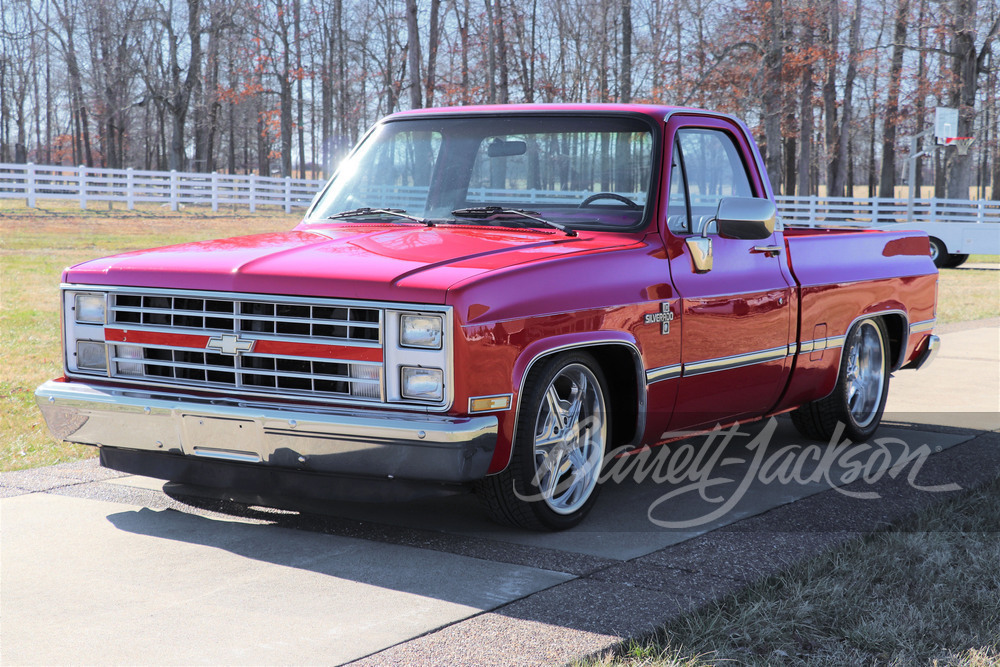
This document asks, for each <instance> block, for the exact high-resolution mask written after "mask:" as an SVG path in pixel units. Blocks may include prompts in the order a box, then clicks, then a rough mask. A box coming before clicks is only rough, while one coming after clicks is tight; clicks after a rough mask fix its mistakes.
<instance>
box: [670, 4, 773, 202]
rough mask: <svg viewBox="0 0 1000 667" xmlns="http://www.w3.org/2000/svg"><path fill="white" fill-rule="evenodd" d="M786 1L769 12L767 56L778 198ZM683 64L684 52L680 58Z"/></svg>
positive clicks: (769, 150)
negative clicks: (784, 7) (784, 6)
mask: <svg viewBox="0 0 1000 667" xmlns="http://www.w3.org/2000/svg"><path fill="white" fill-rule="evenodd" d="M781 3H782V0H772V2H771V6H770V8H769V9H768V12H767V21H766V28H765V29H766V34H767V36H768V39H767V50H766V51H765V53H764V165H765V166H766V168H767V175H768V177H769V178H770V180H771V187H772V188H773V189H774V193H775V194H780V193H781V192H782V186H783V179H782V168H781V161H782V155H781V149H782V136H781V114H782V111H783V108H782V94H781V79H782V70H783V54H784V39H783V38H782V35H783V34H784V17H783V14H782V5H781ZM676 56H677V58H678V60H680V56H681V54H680V51H679V50H678V52H677V54H676Z"/></svg>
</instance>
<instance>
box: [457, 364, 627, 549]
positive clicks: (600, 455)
mask: <svg viewBox="0 0 1000 667" xmlns="http://www.w3.org/2000/svg"><path fill="white" fill-rule="evenodd" d="M605 387H606V383H605V380H604V374H603V373H602V372H601V369H600V367H599V366H598V365H597V363H596V362H595V361H594V359H593V357H591V356H590V355H588V354H582V353H566V354H560V355H557V356H555V357H552V358H551V359H550V360H548V361H547V362H543V364H542V366H541V367H540V368H538V369H537V370H533V371H532V373H531V376H530V377H529V378H528V380H527V382H525V385H524V388H523V392H524V393H523V396H522V399H521V408H520V413H519V415H518V422H517V430H516V433H515V436H514V452H513V454H512V456H511V461H510V464H509V465H508V466H507V469H506V470H504V471H503V472H501V473H499V474H496V475H491V476H489V477H487V478H485V479H483V480H482V481H480V482H479V483H478V484H477V485H476V492H477V494H478V495H479V496H480V499H481V500H482V502H483V505H484V507H485V508H486V510H487V512H488V513H489V514H490V516H491V518H493V519H494V520H495V521H498V522H500V523H506V524H510V525H513V526H518V527H520V528H529V529H532V530H564V529H566V528H571V527H573V526H575V525H576V524H578V523H580V521H582V520H583V518H584V517H585V516H586V515H587V513H588V512H590V510H591V508H592V507H593V506H594V502H595V501H596V500H597V494H598V491H599V490H600V487H599V486H598V484H597V481H598V478H599V477H600V474H601V466H602V464H603V462H604V451H605V446H606V443H607V439H608V434H609V433H610V424H609V415H608V413H607V403H608V400H607V394H606V389H605Z"/></svg>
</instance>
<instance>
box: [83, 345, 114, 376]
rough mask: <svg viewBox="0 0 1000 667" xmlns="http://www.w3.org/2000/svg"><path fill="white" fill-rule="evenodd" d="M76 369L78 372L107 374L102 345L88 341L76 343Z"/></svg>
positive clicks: (105, 357) (106, 359)
mask: <svg viewBox="0 0 1000 667" xmlns="http://www.w3.org/2000/svg"><path fill="white" fill-rule="evenodd" d="M76 367H77V368H79V369H80V370H87V371H101V372H107V370H108V357H107V354H106V353H105V345H104V343H95V342H93V341H89V340H79V341H77V342H76Z"/></svg>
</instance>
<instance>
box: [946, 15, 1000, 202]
mask: <svg viewBox="0 0 1000 667" xmlns="http://www.w3.org/2000/svg"><path fill="white" fill-rule="evenodd" d="M976 4H977V0H954V3H953V5H952V11H953V20H954V31H953V33H952V36H951V44H950V47H949V51H950V52H951V71H952V76H953V81H954V83H953V85H952V88H951V91H950V95H949V102H950V105H951V106H952V107H956V108H957V109H958V136H960V137H968V136H972V135H973V132H974V130H975V120H976V110H975V104H976V92H977V90H978V88H979V75H980V74H981V73H982V72H984V71H985V69H986V68H985V60H986V56H987V54H988V53H989V52H990V50H989V47H990V44H991V42H992V40H993V39H994V38H995V36H996V35H997V33H998V30H1000V17H996V18H995V19H994V22H993V25H992V26H991V28H990V31H989V34H988V35H987V36H986V39H985V42H984V45H983V49H982V51H981V52H979V53H977V52H976V12H977V6H976ZM974 164H975V153H974V152H973V151H969V152H967V153H966V154H965V155H959V154H958V149H948V155H947V158H946V159H945V171H946V173H947V175H946V178H947V183H948V185H947V194H948V198H949V199H968V198H969V194H970V193H969V188H970V187H971V186H972V176H973V174H972V170H973V165H974Z"/></svg>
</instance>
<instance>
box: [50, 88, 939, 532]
mask: <svg viewBox="0 0 1000 667" xmlns="http://www.w3.org/2000/svg"><path fill="white" fill-rule="evenodd" d="M63 282H64V284H63V285H62V295H63V296H62V299H63V309H64V317H63V322H64V349H65V359H64V362H65V375H64V377H62V378H59V379H57V380H53V381H50V382H47V383H45V384H44V385H42V386H41V387H39V389H38V391H37V399H38V403H39V406H40V407H41V410H42V412H43V413H44V415H45V418H46V420H47V422H48V425H49V427H50V429H51V430H52V432H53V433H54V434H55V435H56V436H57V437H59V438H62V439H64V440H69V441H72V442H78V443H84V444H89V445H96V446H98V447H100V456H101V463H102V464H103V465H105V466H108V467H110V468H114V469H118V470H122V471H126V472H131V473H137V474H142V475H150V476H154V477H160V478H163V479H169V480H176V481H181V482H186V483H190V484H200V485H208V486H214V487H221V488H225V489H228V490H230V491H233V492H236V491H240V492H250V493H258V494H262V495H265V496H270V497H272V498H274V497H282V496H302V495H307V496H320V497H323V498H328V499H333V498H360V497H372V496H374V497H378V498H391V497H400V496H402V495H406V494H410V493H414V492H418V491H433V492H447V491H452V490H455V489H458V488H464V487H468V486H470V485H471V486H474V487H475V489H476V491H477V493H478V494H479V495H480V496H481V498H482V500H483V505H484V507H485V508H486V510H487V511H488V513H489V514H490V515H491V516H492V517H493V518H495V519H497V520H499V521H503V522H507V523H511V524H514V525H518V526H523V527H527V528H534V529H562V528H567V527H570V526H572V525H575V524H576V523H577V522H579V521H580V520H581V519H582V518H583V517H584V516H585V515H586V513H587V512H588V511H589V510H590V508H591V507H592V505H593V503H594V501H595V500H596V498H597V493H598V490H599V488H600V487H599V485H598V480H599V475H600V472H601V468H602V463H603V462H604V461H605V459H606V458H607V457H609V456H612V455H617V456H622V455H627V454H628V452H629V451H636V450H638V449H640V448H643V447H644V446H648V445H655V444H662V443H664V442H665V441H667V440H668V438H669V434H670V433H675V432H677V431H691V430H698V429H710V428H712V427H713V426H714V425H717V424H729V423H733V422H737V421H743V420H753V419H757V418H760V417H763V416H766V415H773V414H777V413H782V412H789V411H790V412H791V416H792V419H793V420H794V422H795V424H796V426H797V427H798V428H799V430H800V431H801V432H802V433H803V434H805V435H807V436H809V437H813V438H820V439H827V438H830V437H831V436H832V435H833V434H834V433H835V431H836V432H842V433H843V434H845V435H846V436H847V437H849V438H852V439H855V440H862V439H865V438H868V437H869V436H871V435H872V433H873V432H874V431H875V429H876V428H877V427H878V425H879V421H880V419H881V417H882V411H883V408H884V406H885V400H886V392H887V391H888V387H889V377H890V373H892V372H893V371H895V370H897V369H900V368H919V367H920V366H921V365H922V364H924V363H926V362H927V361H928V360H929V359H930V358H931V357H932V356H933V355H934V353H935V351H936V350H937V347H938V344H939V341H938V338H937V337H936V336H934V335H932V333H931V331H932V327H933V326H934V321H935V295H936V284H937V270H936V269H935V267H934V264H933V263H932V261H931V259H930V255H929V246H928V240H927V237H926V235H924V234H921V233H913V232H883V231H870V230H848V229H795V228H789V227H783V225H782V223H781V221H780V220H778V219H777V217H776V215H775V207H774V204H773V197H772V192H771V187H770V184H769V182H768V179H767V175H766V173H765V171H764V169H763V165H762V161H761V157H760V154H759V153H758V150H757V148H756V146H755V144H754V141H753V139H752V138H751V135H750V133H749V131H748V130H747V128H746V127H745V126H744V125H743V124H742V123H741V122H740V121H738V120H736V119H734V118H731V117H729V116H726V115H722V114H717V113H712V112H709V111H703V110H693V109H683V108H673V107H665V106H645V105H551V106H550V105H526V106H495V107H462V108H453V109H434V110H419V111H412V112H404V113H399V114H395V115H393V116H390V117H388V118H386V119H385V120H383V121H382V122H380V123H378V124H377V125H376V126H375V127H374V128H372V130H371V131H370V132H368V134H367V135H366V136H365V137H364V139H363V140H362V141H361V142H360V143H359V145H358V146H357V148H355V150H354V151H353V152H352V153H351V155H350V157H349V158H348V159H347V160H346V161H345V162H344V163H343V164H342V165H341V166H340V168H339V170H338V171H337V174H336V175H335V176H334V177H333V178H332V179H330V181H329V183H328V184H327V185H326V186H325V188H324V189H323V191H322V192H321V193H319V194H318V195H317V197H316V199H315V201H314V202H313V204H312V206H311V207H310V209H309V212H308V214H307V215H306V217H305V219H304V220H303V221H302V223H301V224H299V225H298V226H297V227H296V228H295V229H294V230H292V231H289V232H287V233H280V234H263V235H257V236H247V237H240V238H231V239H224V240H217V241H209V242H200V243H188V244H183V245H177V246H172V247H167V248H159V249H155V250H149V251H143V252H131V253H126V254H123V255H119V256H115V257H109V258H105V259H98V260H94V261H91V262H86V263H83V264H80V265H78V266H74V267H72V268H69V269H67V270H66V272H65V274H64V279H63ZM840 429H843V430H842V431H840Z"/></svg>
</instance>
